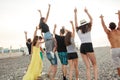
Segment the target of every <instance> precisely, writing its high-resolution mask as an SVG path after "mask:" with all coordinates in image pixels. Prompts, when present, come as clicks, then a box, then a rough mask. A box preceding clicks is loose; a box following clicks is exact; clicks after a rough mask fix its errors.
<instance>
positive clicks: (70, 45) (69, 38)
mask: <svg viewBox="0 0 120 80" xmlns="http://www.w3.org/2000/svg"><path fill="white" fill-rule="evenodd" d="M70 23H71V25H72V32H71V31H68V30H66V31H67V33H66V36H65V44H66V47H67V57H68V64H69V69H70V70H69V71H70V72H69V80H72V76H73V75H72V74H73V71H74V70H75V74H76V76H75V77H76V80H78V76H79V70H78V54H77V50H76V47H75V43H74V37H75V29H74V25H73V21H70Z"/></svg>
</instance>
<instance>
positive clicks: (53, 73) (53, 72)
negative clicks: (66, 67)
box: [51, 65, 57, 80]
mask: <svg viewBox="0 0 120 80" xmlns="http://www.w3.org/2000/svg"><path fill="white" fill-rule="evenodd" d="M56 72H57V65H52V76H51V80H54V78H55V75H56Z"/></svg>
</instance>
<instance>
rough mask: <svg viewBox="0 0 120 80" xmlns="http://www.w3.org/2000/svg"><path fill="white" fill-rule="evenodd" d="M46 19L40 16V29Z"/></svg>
mask: <svg viewBox="0 0 120 80" xmlns="http://www.w3.org/2000/svg"><path fill="white" fill-rule="evenodd" d="M44 19H45V18H44V17H41V18H40V23H39V29H40V28H41V24H43V23H44Z"/></svg>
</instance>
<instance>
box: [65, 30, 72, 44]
mask: <svg viewBox="0 0 120 80" xmlns="http://www.w3.org/2000/svg"><path fill="white" fill-rule="evenodd" d="M65 44H66V46H69V45H70V44H71V32H70V31H68V32H67V34H66V36H65Z"/></svg>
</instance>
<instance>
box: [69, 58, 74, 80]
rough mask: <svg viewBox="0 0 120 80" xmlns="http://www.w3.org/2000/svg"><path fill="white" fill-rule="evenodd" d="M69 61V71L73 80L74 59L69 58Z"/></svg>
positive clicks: (70, 79)
mask: <svg viewBox="0 0 120 80" xmlns="http://www.w3.org/2000/svg"><path fill="white" fill-rule="evenodd" d="M68 63H69V69H70V72H69V80H72V73H73V66H74V65H73V61H72V60H68Z"/></svg>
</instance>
